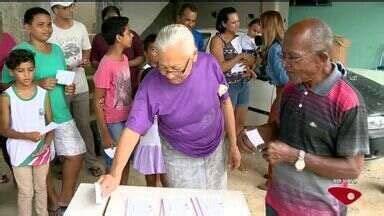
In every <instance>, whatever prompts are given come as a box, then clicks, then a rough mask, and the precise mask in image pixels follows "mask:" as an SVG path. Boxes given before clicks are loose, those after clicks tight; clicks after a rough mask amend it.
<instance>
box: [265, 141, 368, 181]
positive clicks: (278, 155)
mask: <svg viewBox="0 0 384 216" xmlns="http://www.w3.org/2000/svg"><path fill="white" fill-rule="evenodd" d="M266 146H267V147H266V148H265V149H264V150H263V151H264V153H263V154H264V157H265V158H266V159H267V161H268V162H270V163H271V164H272V165H273V164H277V163H280V162H285V163H288V164H291V165H294V164H295V162H296V160H297V159H298V155H299V150H298V149H296V148H293V147H291V146H289V145H287V144H285V143H283V142H281V141H278V140H277V141H275V142H270V143H268V144H267V145H266ZM304 160H305V169H308V170H310V171H312V172H314V173H316V174H317V175H319V176H324V177H327V178H341V179H354V178H357V177H358V176H359V174H360V172H361V170H362V169H363V165H364V156H363V155H361V154H357V155H355V156H350V157H339V158H336V157H329V156H318V155H314V154H310V153H306V154H305V157H304Z"/></svg>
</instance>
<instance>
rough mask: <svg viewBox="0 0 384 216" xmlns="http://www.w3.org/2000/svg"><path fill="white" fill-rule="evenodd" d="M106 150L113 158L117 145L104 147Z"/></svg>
mask: <svg viewBox="0 0 384 216" xmlns="http://www.w3.org/2000/svg"><path fill="white" fill-rule="evenodd" d="M104 152H105V154H107V155H108V157H110V158H113V157H115V152H116V147H112V148H106V149H104Z"/></svg>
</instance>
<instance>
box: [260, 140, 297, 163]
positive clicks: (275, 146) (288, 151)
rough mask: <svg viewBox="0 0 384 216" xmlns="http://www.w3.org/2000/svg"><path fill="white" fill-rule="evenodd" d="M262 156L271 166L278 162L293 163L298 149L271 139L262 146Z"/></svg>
mask: <svg viewBox="0 0 384 216" xmlns="http://www.w3.org/2000/svg"><path fill="white" fill-rule="evenodd" d="M262 152H263V157H264V159H265V160H266V161H268V162H269V163H270V164H271V165H272V166H273V165H275V164H278V163H291V164H293V163H295V161H296V160H297V158H298V150H297V149H295V148H293V147H291V146H289V145H287V144H286V143H284V142H281V141H279V140H276V141H271V142H269V143H267V144H265V145H264V146H263V150H262Z"/></svg>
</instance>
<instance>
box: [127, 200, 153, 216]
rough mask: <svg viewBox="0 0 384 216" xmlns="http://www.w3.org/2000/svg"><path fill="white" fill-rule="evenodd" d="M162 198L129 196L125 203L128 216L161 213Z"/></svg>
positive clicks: (149, 215) (151, 215) (150, 215)
mask: <svg viewBox="0 0 384 216" xmlns="http://www.w3.org/2000/svg"><path fill="white" fill-rule="evenodd" d="M160 211H161V210H160V200H159V199H156V200H155V199H152V198H140V197H136V198H128V199H127V200H126V204H125V215H126V216H141V215H148V216H155V215H156V216H157V215H161V214H160Z"/></svg>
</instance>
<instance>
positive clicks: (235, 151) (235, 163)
mask: <svg viewBox="0 0 384 216" xmlns="http://www.w3.org/2000/svg"><path fill="white" fill-rule="evenodd" d="M240 162H241V155H240V151H239V148H238V147H237V145H236V144H234V145H230V147H229V166H230V168H231V169H232V170H233V169H237V168H239V167H240Z"/></svg>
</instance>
